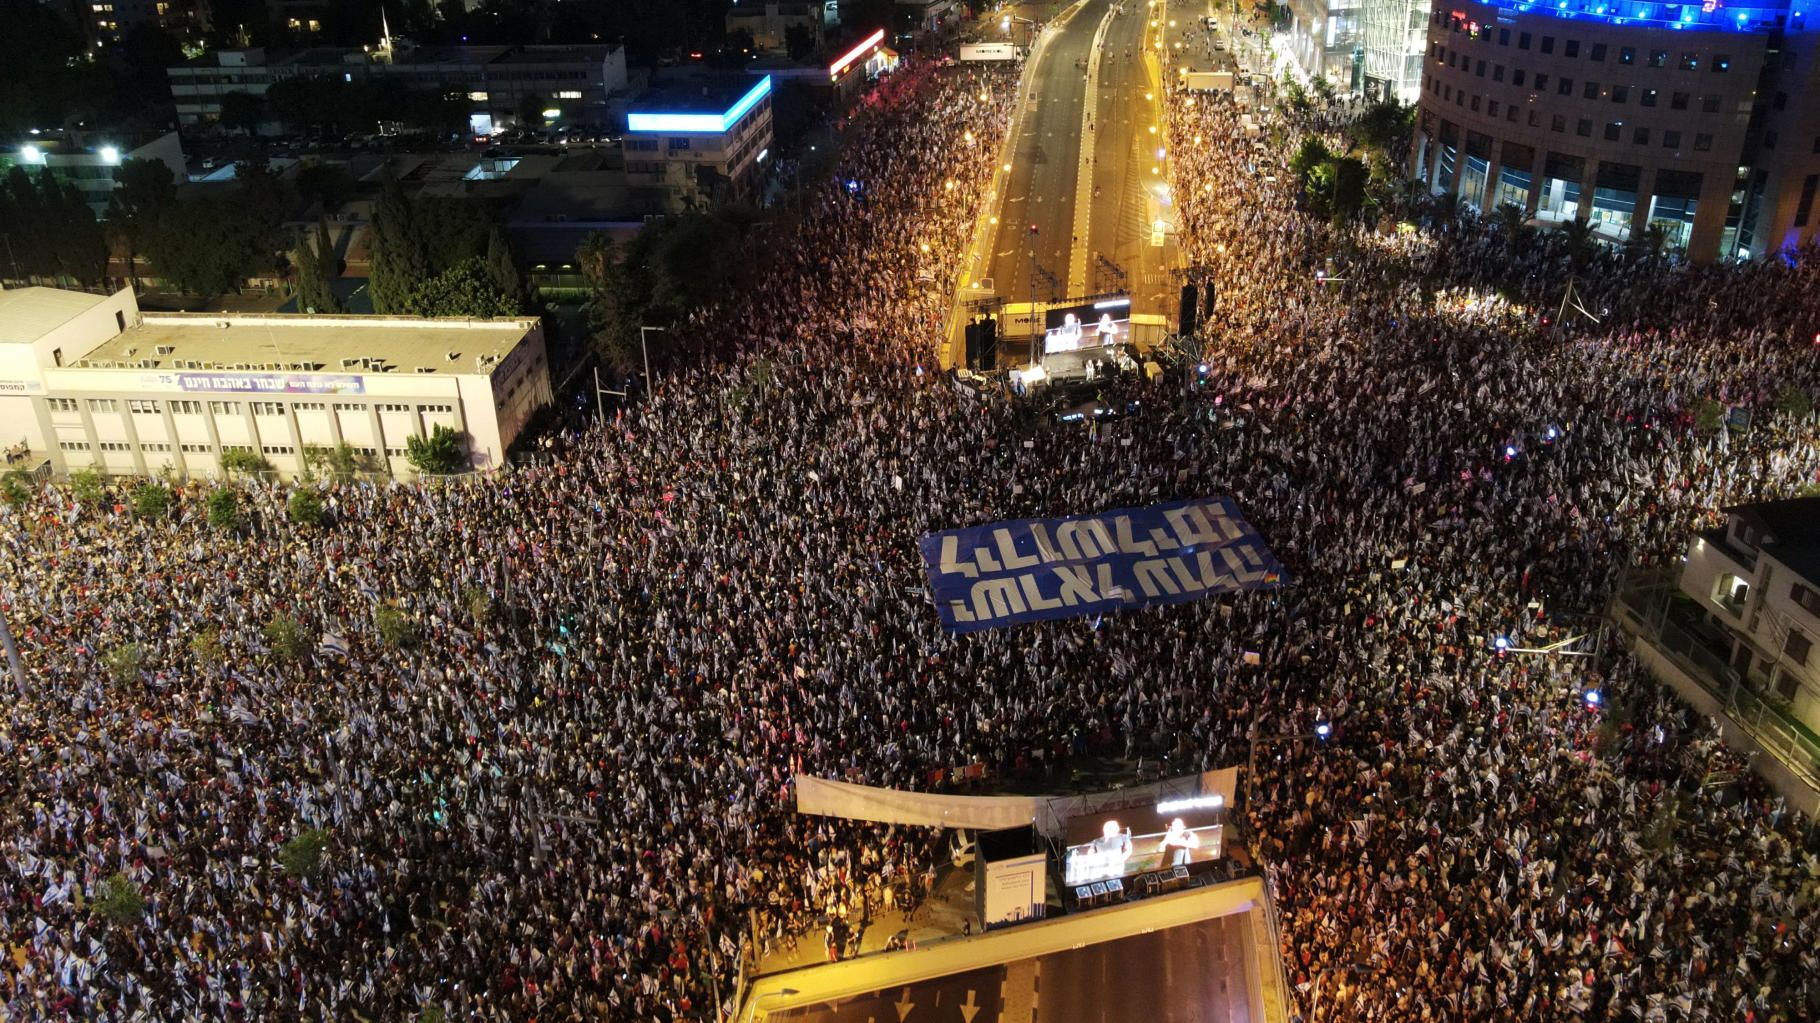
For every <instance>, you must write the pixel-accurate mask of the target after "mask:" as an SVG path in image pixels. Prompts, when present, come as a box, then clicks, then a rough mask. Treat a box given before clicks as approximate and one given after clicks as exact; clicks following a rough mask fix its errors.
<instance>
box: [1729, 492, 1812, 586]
mask: <svg viewBox="0 0 1820 1023" xmlns="http://www.w3.org/2000/svg"><path fill="white" fill-rule="evenodd" d="M1721 510H1722V511H1724V512H1725V513H1726V514H1727V515H1736V516H1737V517H1739V518H1741V519H1743V520H1744V521H1745V522H1747V523H1749V524H1750V525H1752V526H1753V527H1755V528H1756V529H1757V531H1758V533H1759V534H1761V535H1762V540H1761V541H1759V543H1758V547H1759V548H1760V549H1761V550H1762V551H1763V552H1764V553H1765V554H1768V555H1769V556H1770V557H1772V558H1775V559H1776V560H1777V561H1780V562H1782V563H1783V564H1784V565H1787V566H1788V567H1789V568H1790V569H1792V570H1794V571H1795V572H1797V573H1799V574H1800V575H1801V576H1802V577H1803V578H1805V579H1806V580H1807V581H1808V582H1810V583H1815V584H1820V497H1792V498H1787V499H1784V500H1781V501H1758V502H1756V503H1754V504H1735V505H1732V506H1731V507H1729V508H1724V509H1721Z"/></svg>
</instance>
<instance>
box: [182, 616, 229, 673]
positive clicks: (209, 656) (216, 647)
mask: <svg viewBox="0 0 1820 1023" xmlns="http://www.w3.org/2000/svg"><path fill="white" fill-rule="evenodd" d="M190 654H191V655H192V656H194V657H195V658H196V659H197V660H198V661H201V662H202V663H203V664H208V665H215V664H220V663H221V660H222V658H223V656H225V655H224V654H223V652H222V649H221V630H220V629H218V628H216V627H214V626H213V625H205V626H203V627H202V628H201V629H199V630H197V632H196V634H195V635H193V636H191V637H190Z"/></svg>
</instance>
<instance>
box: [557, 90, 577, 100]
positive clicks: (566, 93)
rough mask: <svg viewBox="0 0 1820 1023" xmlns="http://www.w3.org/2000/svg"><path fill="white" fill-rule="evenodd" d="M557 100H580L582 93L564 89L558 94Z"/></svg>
mask: <svg viewBox="0 0 1820 1023" xmlns="http://www.w3.org/2000/svg"><path fill="white" fill-rule="evenodd" d="M556 98H557V99H580V98H581V93H580V92H579V91H577V90H575V89H564V90H563V91H561V92H558V93H557V94H556Z"/></svg>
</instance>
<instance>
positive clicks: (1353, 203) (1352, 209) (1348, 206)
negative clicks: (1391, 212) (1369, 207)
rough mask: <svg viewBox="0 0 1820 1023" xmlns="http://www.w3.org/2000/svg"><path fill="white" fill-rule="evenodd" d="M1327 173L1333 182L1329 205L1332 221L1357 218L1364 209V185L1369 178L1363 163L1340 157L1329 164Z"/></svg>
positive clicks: (1353, 158)
mask: <svg viewBox="0 0 1820 1023" xmlns="http://www.w3.org/2000/svg"><path fill="white" fill-rule="evenodd" d="M1328 173H1329V174H1330V175H1331V177H1332V181H1333V191H1332V194H1331V201H1330V203H1329V205H1330V206H1331V207H1332V209H1331V213H1332V215H1333V219H1334V220H1335V221H1336V222H1339V221H1348V220H1351V219H1352V218H1354V217H1356V216H1358V215H1359V211H1360V210H1362V209H1364V207H1365V183H1366V182H1367V181H1368V180H1370V177H1371V172H1370V171H1369V170H1367V169H1366V167H1365V162H1364V161H1363V160H1360V159H1359V158H1357V157H1354V156H1342V157H1340V158H1338V159H1336V160H1333V161H1331V162H1329V164H1328Z"/></svg>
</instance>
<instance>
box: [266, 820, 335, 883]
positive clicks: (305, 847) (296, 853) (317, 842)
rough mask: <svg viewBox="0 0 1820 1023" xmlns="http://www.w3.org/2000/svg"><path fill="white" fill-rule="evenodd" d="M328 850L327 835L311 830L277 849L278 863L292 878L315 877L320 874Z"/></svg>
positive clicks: (315, 829) (320, 830)
mask: <svg viewBox="0 0 1820 1023" xmlns="http://www.w3.org/2000/svg"><path fill="white" fill-rule="evenodd" d="M328 848H329V833H328V832H326V831H324V830H322V829H321V828H311V829H309V830H308V831H304V832H301V833H299V834H298V835H297V837H295V838H293V839H291V840H290V841H288V842H286V843H284V845H282V846H280V847H279V848H278V863H279V865H280V866H282V867H283V868H284V872H285V873H287V874H289V875H291V876H292V877H315V876H316V875H318V874H320V873H322V868H323V859H324V856H325V855H326V854H327V852H328Z"/></svg>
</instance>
